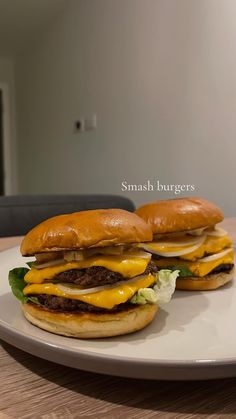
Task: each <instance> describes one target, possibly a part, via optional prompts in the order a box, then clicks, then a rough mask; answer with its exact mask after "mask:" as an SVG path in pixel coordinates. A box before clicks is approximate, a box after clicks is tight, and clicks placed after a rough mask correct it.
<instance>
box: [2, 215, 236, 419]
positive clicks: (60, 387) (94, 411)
mask: <svg viewBox="0 0 236 419" xmlns="http://www.w3.org/2000/svg"><path fill="white" fill-rule="evenodd" d="M224 226H226V227H227V229H228V230H229V231H230V233H231V234H232V236H233V238H234V240H235V242H236V218H232V219H227V220H226V221H225V223H224ZM20 240H21V239H20V238H6V239H0V250H3V249H6V248H9V247H12V246H15V245H17V244H19V243H20ZM0 343H1V346H0V419H6V418H17V419H18V418H19V419H21V418H22V419H28V418H35V419H38V418H43V419H67V418H68V419H74V418H89V419H93V418H94V419H96V418H98V419H100V418H101V419H103V418H104V419H106V418H108V419H110V418H111V419H113V418H114V419H116V418H117V419H118V418H120V419H126V418H130V419H136V418H137V419H143V418H163V419H165V418H166V419H169V418H229V419H231V418H236V378H232V379H223V380H213V381H195V382H163V381H162V382H161V381H148V380H134V379H128V378H119V377H110V376H105V375H99V374H94V373H88V372H84V371H79V370H73V369H71V368H68V367H63V366H61V365H57V364H54V363H52V362H49V361H45V360H43V359H40V358H36V357H34V356H32V355H29V354H27V353H26V352H22V351H20V350H19V349H16V348H15V347H13V346H11V345H8V344H7V343H5V342H3V341H0Z"/></svg>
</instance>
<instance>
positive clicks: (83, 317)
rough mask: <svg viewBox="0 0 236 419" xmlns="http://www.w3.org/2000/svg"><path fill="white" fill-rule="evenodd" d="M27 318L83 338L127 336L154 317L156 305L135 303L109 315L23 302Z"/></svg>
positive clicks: (55, 330) (49, 330)
mask: <svg viewBox="0 0 236 419" xmlns="http://www.w3.org/2000/svg"><path fill="white" fill-rule="evenodd" d="M22 309H23V313H24V315H25V317H26V319H27V320H29V322H30V323H32V324H34V325H35V326H38V327H40V328H41V329H44V330H47V331H48V332H52V333H56V334H58V335H63V336H70V337H75V338H80V339H88V338H104V337H109V336H118V335H125V334H127V333H132V332H136V331H137V330H140V329H143V328H144V327H145V326H147V325H148V324H149V323H151V321H152V320H153V318H154V316H155V314H156V312H157V309H158V307H157V305H156V304H145V305H139V306H137V305H136V306H134V308H131V309H128V310H125V311H121V312H118V313H109V314H94V313H77V314H75V313H55V312H52V311H48V310H45V309H43V308H41V307H38V306H36V305H34V304H30V303H27V304H22Z"/></svg>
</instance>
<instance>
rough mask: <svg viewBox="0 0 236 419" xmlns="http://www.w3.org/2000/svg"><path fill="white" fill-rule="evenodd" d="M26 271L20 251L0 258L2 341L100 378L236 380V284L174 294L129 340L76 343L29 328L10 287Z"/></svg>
mask: <svg viewBox="0 0 236 419" xmlns="http://www.w3.org/2000/svg"><path fill="white" fill-rule="evenodd" d="M17 266H25V259H23V258H22V257H21V256H20V255H19V249H18V248H13V249H10V250H7V251H4V252H2V253H0V277H1V280H0V337H1V338H2V339H3V340H5V341H7V342H8V343H10V344H12V345H14V346H16V347H18V348H20V349H23V350H24V351H27V352H29V353H31V354H33V355H37V356H39V357H41V358H45V359H48V360H50V361H54V362H57V363H59V364H63V365H67V366H70V367H74V368H79V369H83V370H87V371H93V372H98V373H104V374H112V375H120V376H126V377H134V378H149V379H166V380H167V379H171V380H188V379H209V378H220V377H232V376H236V304H235V302H236V283H235V282H233V283H232V284H230V285H226V286H225V287H223V288H221V289H219V290H218V291H210V292H199V293H198V292H196V293H193V292H181V291H178V292H176V293H175V295H174V298H173V300H172V301H171V302H170V303H169V304H168V305H166V306H165V309H162V310H160V311H159V313H158V315H157V316H156V318H155V320H154V321H153V323H152V324H151V325H150V326H148V327H147V328H145V329H144V330H142V331H140V332H136V333H133V334H131V335H127V336H121V337H116V338H108V339H96V340H78V339H73V338H66V337H61V336H57V335H54V334H51V333H48V332H45V331H43V330H41V329H39V328H37V327H35V326H33V325H31V324H30V323H28V322H27V321H26V320H25V318H24V317H23V315H22V313H21V309H20V306H19V303H18V301H17V300H16V299H15V298H14V297H13V296H12V294H11V292H10V288H9V285H8V271H9V269H12V268H13V267H17Z"/></svg>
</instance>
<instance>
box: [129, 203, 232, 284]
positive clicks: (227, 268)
mask: <svg viewBox="0 0 236 419" xmlns="http://www.w3.org/2000/svg"><path fill="white" fill-rule="evenodd" d="M136 214H137V215H139V216H140V217H142V218H143V219H144V220H145V221H146V222H147V223H148V224H149V225H150V226H151V227H152V231H153V235H154V240H153V241H152V242H149V243H144V244H142V245H140V247H141V248H143V249H145V250H147V251H148V252H151V253H152V255H153V261H154V262H155V264H156V266H157V267H158V268H159V269H163V268H168V269H178V270H179V276H178V279H177V281H176V288H177V289H182V290H194V291H195V290H213V289H216V288H219V287H221V286H222V285H224V284H225V283H227V282H229V281H230V280H231V279H232V278H233V268H234V251H233V247H232V240H231V238H230V237H229V236H228V234H227V232H226V231H225V230H223V229H222V228H221V227H219V226H217V223H219V222H221V221H222V220H223V218H224V215H223V213H222V211H221V210H220V209H219V208H218V207H217V206H216V205H214V204H213V203H211V202H209V201H207V200H205V199H202V198H182V199H173V200H165V201H156V202H152V203H149V204H146V205H143V206H141V207H140V208H138V209H137V210H136Z"/></svg>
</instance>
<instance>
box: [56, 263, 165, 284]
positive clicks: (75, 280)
mask: <svg viewBox="0 0 236 419" xmlns="http://www.w3.org/2000/svg"><path fill="white" fill-rule="evenodd" d="M157 271H158V268H157V266H156V265H155V264H154V263H153V262H150V263H149V264H148V266H147V269H146V270H145V272H143V274H142V275H148V274H155V273H157ZM124 279H125V278H124V277H123V276H122V275H121V274H120V273H118V272H113V271H110V270H109V269H106V268H103V267H102V266H92V267H91V268H86V269H71V270H69V271H65V272H61V273H60V274H58V275H56V276H55V277H54V278H53V280H50V282H63V283H71V284H76V285H78V286H80V287H84V288H90V287H97V286H100V285H109V284H115V283H116V282H119V281H123V280H124Z"/></svg>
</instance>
